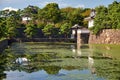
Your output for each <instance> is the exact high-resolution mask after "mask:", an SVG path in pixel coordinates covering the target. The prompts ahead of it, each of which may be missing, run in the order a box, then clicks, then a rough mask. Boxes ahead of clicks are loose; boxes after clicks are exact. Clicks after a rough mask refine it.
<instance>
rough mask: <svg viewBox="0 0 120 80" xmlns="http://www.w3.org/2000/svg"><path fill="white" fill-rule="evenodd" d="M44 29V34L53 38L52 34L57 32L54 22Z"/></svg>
mask: <svg viewBox="0 0 120 80" xmlns="http://www.w3.org/2000/svg"><path fill="white" fill-rule="evenodd" d="M42 31H43V32H44V35H45V36H47V37H49V38H51V37H52V35H53V34H54V33H55V27H54V25H53V24H47V25H46V26H45V27H44V28H43V29H42Z"/></svg>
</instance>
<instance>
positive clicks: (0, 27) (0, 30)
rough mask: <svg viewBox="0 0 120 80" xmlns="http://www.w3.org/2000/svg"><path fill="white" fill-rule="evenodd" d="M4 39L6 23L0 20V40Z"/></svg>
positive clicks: (2, 19)
mask: <svg viewBox="0 0 120 80" xmlns="http://www.w3.org/2000/svg"><path fill="white" fill-rule="evenodd" d="M3 37H6V22H5V19H4V18H0V38H3Z"/></svg>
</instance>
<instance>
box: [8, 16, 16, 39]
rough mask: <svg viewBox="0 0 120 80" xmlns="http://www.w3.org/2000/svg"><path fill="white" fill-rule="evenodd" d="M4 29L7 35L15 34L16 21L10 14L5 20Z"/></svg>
mask: <svg viewBox="0 0 120 80" xmlns="http://www.w3.org/2000/svg"><path fill="white" fill-rule="evenodd" d="M6 29H7V37H8V38H13V37H15V36H16V33H17V30H16V21H15V18H14V17H13V16H10V17H8V18H7V20H6Z"/></svg>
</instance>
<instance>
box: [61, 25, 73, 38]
mask: <svg viewBox="0 0 120 80" xmlns="http://www.w3.org/2000/svg"><path fill="white" fill-rule="evenodd" d="M71 26H72V25H71V24H70V23H64V24H63V25H62V26H61V27H60V34H65V37H66V38H68V34H69V33H70V28H71Z"/></svg>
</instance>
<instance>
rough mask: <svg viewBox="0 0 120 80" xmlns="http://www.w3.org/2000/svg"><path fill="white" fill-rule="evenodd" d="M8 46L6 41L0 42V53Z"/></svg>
mask: <svg viewBox="0 0 120 80" xmlns="http://www.w3.org/2000/svg"><path fill="white" fill-rule="evenodd" d="M7 46H8V40H2V41H0V53H2V51H3V50H4V49H5V48H6V47H7Z"/></svg>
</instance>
